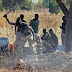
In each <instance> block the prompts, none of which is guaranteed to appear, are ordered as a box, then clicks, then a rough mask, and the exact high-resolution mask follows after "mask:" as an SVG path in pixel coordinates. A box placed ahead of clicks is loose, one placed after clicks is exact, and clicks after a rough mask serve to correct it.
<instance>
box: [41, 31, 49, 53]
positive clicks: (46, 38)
mask: <svg viewBox="0 0 72 72" xmlns="http://www.w3.org/2000/svg"><path fill="white" fill-rule="evenodd" d="M41 39H42V47H43V52H46V51H47V50H48V49H49V46H50V45H49V34H48V32H46V33H45V34H44V35H43V36H42V37H41ZM47 52H48V51H47Z"/></svg>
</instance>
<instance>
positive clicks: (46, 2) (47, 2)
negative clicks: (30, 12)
mask: <svg viewBox="0 0 72 72" xmlns="http://www.w3.org/2000/svg"><path fill="white" fill-rule="evenodd" d="M43 6H44V7H45V8H49V0H43Z"/></svg>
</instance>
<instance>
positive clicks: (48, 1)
mask: <svg viewBox="0 0 72 72" xmlns="http://www.w3.org/2000/svg"><path fill="white" fill-rule="evenodd" d="M43 6H44V7H45V8H49V12H51V13H55V14H57V13H58V12H59V11H60V8H59V6H58V4H57V3H56V1H55V0H43Z"/></svg>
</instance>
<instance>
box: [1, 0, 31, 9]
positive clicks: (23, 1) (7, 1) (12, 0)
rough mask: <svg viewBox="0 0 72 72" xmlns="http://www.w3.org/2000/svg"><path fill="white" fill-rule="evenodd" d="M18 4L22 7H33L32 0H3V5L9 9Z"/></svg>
mask: <svg viewBox="0 0 72 72" xmlns="http://www.w3.org/2000/svg"><path fill="white" fill-rule="evenodd" d="M15 4H17V5H18V6H19V7H20V8H21V9H26V10H30V9H32V2H31V1H28V0H2V6H3V7H4V8H5V9H6V10H7V9H11V8H12V7H13V6H14V5H15Z"/></svg>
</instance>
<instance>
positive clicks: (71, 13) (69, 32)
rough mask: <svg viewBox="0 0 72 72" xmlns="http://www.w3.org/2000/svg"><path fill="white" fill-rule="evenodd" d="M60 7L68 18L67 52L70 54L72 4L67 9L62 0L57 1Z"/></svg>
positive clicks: (71, 45) (71, 44) (71, 43)
mask: <svg viewBox="0 0 72 72" xmlns="http://www.w3.org/2000/svg"><path fill="white" fill-rule="evenodd" d="M56 1H57V3H58V5H59V6H60V8H61V10H62V11H63V13H64V15H65V16H66V22H67V24H66V42H65V45H66V52H70V50H71V48H72V2H71V6H70V9H69V11H68V9H67V8H66V6H65V5H64V3H63V2H62V0H56Z"/></svg>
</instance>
